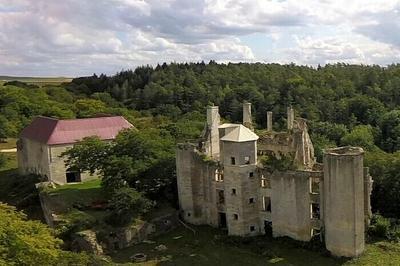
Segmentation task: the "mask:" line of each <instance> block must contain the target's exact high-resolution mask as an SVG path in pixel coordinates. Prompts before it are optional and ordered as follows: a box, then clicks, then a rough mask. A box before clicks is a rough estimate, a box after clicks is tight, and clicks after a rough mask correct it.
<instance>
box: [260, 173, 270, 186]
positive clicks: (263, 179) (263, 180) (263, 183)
mask: <svg viewBox="0 0 400 266" xmlns="http://www.w3.org/2000/svg"><path fill="white" fill-rule="evenodd" d="M261 187H262V188H271V183H270V181H269V179H268V178H266V177H265V176H264V175H261Z"/></svg>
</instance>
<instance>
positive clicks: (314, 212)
mask: <svg viewBox="0 0 400 266" xmlns="http://www.w3.org/2000/svg"><path fill="white" fill-rule="evenodd" d="M319 218H320V213H319V204H318V203H311V219H319Z"/></svg>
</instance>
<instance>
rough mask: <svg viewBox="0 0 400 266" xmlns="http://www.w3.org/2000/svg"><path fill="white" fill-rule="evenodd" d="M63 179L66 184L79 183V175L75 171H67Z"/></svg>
mask: <svg viewBox="0 0 400 266" xmlns="http://www.w3.org/2000/svg"><path fill="white" fill-rule="evenodd" d="M65 177H66V179H67V183H75V182H81V181H82V180H81V173H80V172H79V171H76V170H70V169H68V170H67V172H66V173H65Z"/></svg>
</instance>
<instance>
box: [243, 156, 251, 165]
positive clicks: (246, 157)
mask: <svg viewBox="0 0 400 266" xmlns="http://www.w3.org/2000/svg"><path fill="white" fill-rule="evenodd" d="M244 164H250V156H244Z"/></svg>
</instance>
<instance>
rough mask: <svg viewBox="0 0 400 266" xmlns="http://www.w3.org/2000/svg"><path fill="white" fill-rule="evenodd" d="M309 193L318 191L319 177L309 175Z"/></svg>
mask: <svg viewBox="0 0 400 266" xmlns="http://www.w3.org/2000/svg"><path fill="white" fill-rule="evenodd" d="M310 193H315V194H318V193H319V178H318V177H311V178H310Z"/></svg>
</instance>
